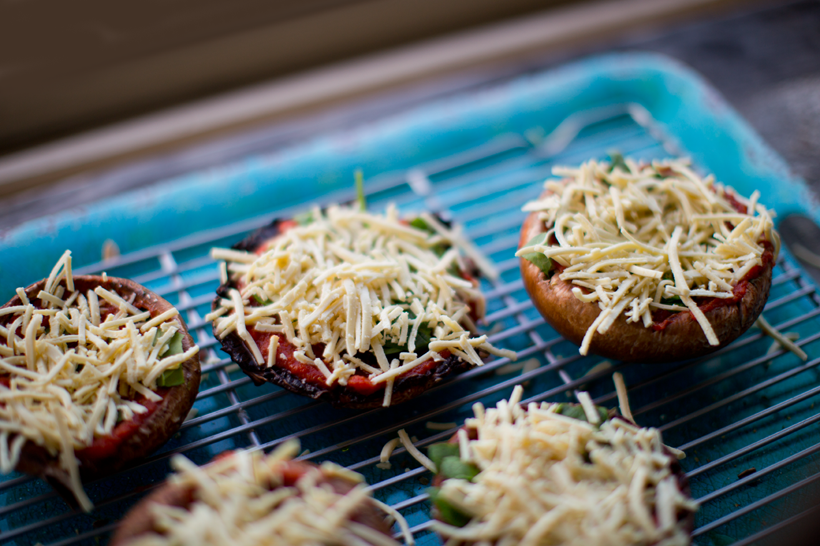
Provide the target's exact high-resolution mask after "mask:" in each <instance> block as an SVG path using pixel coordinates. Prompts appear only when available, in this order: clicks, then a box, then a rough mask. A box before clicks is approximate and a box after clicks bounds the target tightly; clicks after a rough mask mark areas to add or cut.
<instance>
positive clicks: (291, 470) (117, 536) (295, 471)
mask: <svg viewBox="0 0 820 546" xmlns="http://www.w3.org/2000/svg"><path fill="white" fill-rule="evenodd" d="M225 456H228V457H229V456H230V454H222V455H219V456H218V457H217V458H222V457H225ZM284 464H285V470H284V472H283V474H285V475H286V476H287V475H290V476H291V477H293V478H295V479H293V480H292V481H293V483H295V481H296V480H297V479H298V476H301V475H303V474H304V473H305V472H307V471H308V470H310V469H313V468H318V467H317V466H316V465H314V464H312V463H307V462H303V461H287V462H286V463H284ZM293 483H291V481H290V479H288V478H287V477H286V478H285V483H284V485H286V486H290V485H293ZM323 483H328V484H330V486H331V487H332V488H333V490H334V491H335V492H336V493H338V494H340V495H345V494H347V493H348V492H349V491H351V490H352V489H353V488H354V487H355V486H356V484H355V483H353V482H350V481H348V480H345V479H342V478H340V477H337V476H331V477H325V478H324V482H323ZM194 501H195V490H194V488H193V487H190V486H182V485H177V484H171V483H169V482H167V481H166V482H165V483H163V484H162V485H160V486H159V488H157V489H156V490H155V491H154V492H153V493H151V494H150V495H148V496H147V497H145V498H144V499H142V500H141V501H140V502H139V503H138V504H137V505H136V506H134V507H133V508H132V509H131V511H130V512H128V514H126V516H125V518H124V519H123V520H122V521H121V522H120V524H119V526H118V527H117V530H116V532H115V533H114V536H113V537H112V538H111V542H110V543H109V546H126V545H127V544H128V543H129V542H131V541H133V540H134V539H136V538H138V537H140V536H142V535H145V534H149V533H151V534H153V533H157V534H159V533H161V531H160V530H159V529H157V528H156V526H155V518H154V515H153V513H152V510H151V506H152V505H154V504H159V505H163V506H175V507H178V508H186V509H187V508H189V507H190V506H191V505H192V504H193V503H194ZM350 520H351V521H355V522H357V523H361V524H362V525H366V526H367V527H370V528H371V529H374V530H376V531H378V532H380V533H382V534H383V535H387V536H390V535H391V529H390V521H389V520H388V519H387V518H386V517H385V516H384V515H383V513H382V512H381V511H380V510H379V509H378V508H377V507H376V505H375V504H374V503H372V502H369V503H368V504H366V505H364V506H361V507H359V508H358V509H357V510H356V511H355V512H353V515H352V517H351V518H350Z"/></svg>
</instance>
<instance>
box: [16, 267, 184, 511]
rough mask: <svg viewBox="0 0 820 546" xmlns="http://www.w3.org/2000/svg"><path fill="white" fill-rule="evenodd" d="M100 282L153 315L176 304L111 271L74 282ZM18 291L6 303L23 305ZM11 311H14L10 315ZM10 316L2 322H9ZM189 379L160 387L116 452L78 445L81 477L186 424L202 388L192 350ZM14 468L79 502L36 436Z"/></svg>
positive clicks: (147, 448)
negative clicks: (92, 452) (90, 452)
mask: <svg viewBox="0 0 820 546" xmlns="http://www.w3.org/2000/svg"><path fill="white" fill-rule="evenodd" d="M44 286H45V280H42V281H39V282H37V283H34V284H32V285H31V286H29V287H27V288H26V296H27V297H28V298H29V300H30V301H33V300H35V299H36V296H37V294H38V293H39V292H40V290H42V289H43V287H44ZM97 286H102V287H103V288H105V289H106V290H109V291H111V292H115V293H117V294H119V295H120V296H122V297H123V298H124V299H129V298H130V297H131V295H132V294H133V295H134V302H133V304H134V306H136V307H138V308H140V309H146V310H147V311H149V312H150V313H151V316H152V317H155V316H157V315H159V314H161V313H164V312H165V311H167V310H168V309H171V308H172V307H173V306H172V305H171V304H170V303H169V302H168V301H167V300H165V299H164V298H162V297H160V296H158V295H157V294H155V293H154V292H152V291H151V290H148V289H147V288H145V287H144V286H142V285H140V284H137V283H135V282H134V281H131V280H129V279H121V278H116V277H108V278H106V279H104V278H103V277H99V276H96V275H81V276H75V277H74V287H75V289H76V290H81V291H82V292H83V293H85V292H86V291H87V290H89V289H91V290H93V289H94V288H95V287H97ZM21 304H22V302H21V301H20V298H19V297H18V296H15V297H14V298H12V299H11V301H9V302H8V303H7V304H6V305H4V306H3V307H9V306H13V305H21ZM7 316H8V317H10V316H11V315H7ZM7 320H8V319H6V320H4V321H3V322H7ZM172 320H176V321H177V326H178V327H179V329H180V332H182V334H183V338H182V349H183V351H187V350H188V349H190V348H191V347H193V346H194V340H193V338H192V337H191V335H190V334H189V333H188V328H187V326H186V325H185V322H184V321H183V320H182V319H181V317H180V316H179V315H177V316H176V317H174V319H172ZM181 367H182V370H183V376H184V379H185V382H184V383H183V384H182V385H178V386H176V387H169V388H161V389H158V391H159V392H161V393H162V400H161V401H159V402H157V407H156V408H155V409H154V411H153V412H151V415H150V416H149V417H147V418H146V419H145V420H144V421H142V423H141V424H140V426H139V427H138V428H137V429H136V430H135V431H133V432H132V433H131V434H129V435H128V437H126V438H124V439H122V440H121V441H120V442H119V444H118V446H117V448H116V449H115V450H112V451H113V454H111V455H109V456H105V457H102V458H99V457H88V456H85V455H84V454H83V450H75V455H76V457H77V459H78V460H79V462H80V476H81V478H82V480H83V481H91V480H95V479H97V478H101V477H104V476H106V475H109V474H112V473H114V472H117V471H119V470H121V469H122V468H124V467H126V466H127V465H128V464H129V463H130V462H132V461H134V460H136V459H141V458H143V457H145V456H147V455H149V454H150V453H151V452H153V451H155V450H156V449H157V448H159V447H160V446H161V445H163V444H164V443H165V442H167V441H168V439H170V438H171V436H173V435H174V434H175V433H176V432H177V431H178V430H179V427H180V426H181V425H182V423H183V421H184V420H185V418H186V417H187V416H188V412H189V411H190V409H191V407H192V406H193V404H194V400H195V399H196V395H197V392H199V380H200V364H199V356H198V355H194V356H193V357H192V358H190V359H188V360H186V361H185V362H183V363H182V364H181ZM15 470H17V471H19V472H24V473H26V474H31V475H34V476H38V477H40V478H42V479H43V480H45V481H46V482H48V483H49V484H50V485H51V486H52V487H53V488H54V489H55V490H56V491H57V492H58V493H59V494H60V496H61V497H63V499H64V500H66V502H68V503H69V504H70V505H72V506H73V505H75V504H76V501H75V500H74V494H73V493H72V492H71V488H70V479H69V477H68V473H67V472H66V471H65V470H64V469H63V468H62V467H61V466H60V462H59V455H51V454H50V453H49V452H48V450H47V449H46V448H45V447H43V446H40V445H37V444H36V443H34V442H32V441H27V442H26V443H25V444H24V445H23V448H22V451H21V453H20V462H19V463H18V464H17V466H16V467H15Z"/></svg>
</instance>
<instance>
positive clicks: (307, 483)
mask: <svg viewBox="0 0 820 546" xmlns="http://www.w3.org/2000/svg"><path fill="white" fill-rule="evenodd" d="M298 452H299V443H298V441H291V442H287V443H285V444H283V445H282V446H280V447H279V448H278V449H277V450H276V451H274V452H273V453H271V454H270V455H267V456H265V455H264V454H262V453H261V452H259V451H254V452H249V451H235V452H233V453H232V454H231V455H229V456H227V457H223V458H221V459H218V460H216V461H214V462H212V463H210V464H209V465H206V466H203V467H198V466H196V465H194V464H193V463H192V462H190V461H189V460H188V459H186V458H185V457H183V456H181V455H176V456H175V457H174V458H173V459H172V460H171V466H172V467H173V468H174V470H176V472H177V473H176V474H175V475H174V476H172V477H171V478H170V482H171V483H173V484H176V485H180V486H187V487H192V488H193V491H194V492H193V503H192V504H191V505H190V506H188V507H184V508H182V507H176V506H168V505H160V504H154V505H152V506H151V507H150V509H151V512H152V514H153V516H154V528H155V529H156V531H157V532H158V533H157V534H153V533H151V534H147V535H142V536H139V537H137V538H136V539H135V540H133V541H132V542H129V544H130V545H132V546H149V545H152V546H153V545H156V546H161V545H162V546H170V545H183V544H198V545H202V546H209V545H220V546H222V545H224V544H237V545H257V544H288V545H293V546H300V545H304V546H312V545H316V544H359V545H376V546H398V542H396V541H395V540H393V538H392V537H390V536H387V535H385V534H383V533H381V532H380V531H378V530H376V529H373V528H371V527H369V526H366V525H364V524H362V523H359V522H357V521H355V518H354V517H353V515H354V514H355V513H356V512H357V511H358V510H361V509H363V508H364V509H368V508H370V507H372V508H375V507H381V504H380V503H377V502H376V501H375V500H374V499H372V498H371V497H370V494H369V492H368V489H367V485H366V484H365V483H364V479H363V478H362V476H361V475H359V474H356V473H354V472H350V471H349V470H346V469H344V468H342V467H339V466H337V465H335V464H332V463H323V464H322V466H321V467H320V468H310V469H308V470H307V471H306V472H305V473H304V474H303V475H302V476H301V477H299V478H298V479H297V480H296V482H295V483H294V484H293V485H291V486H285V481H284V476H285V472H286V469H287V465H288V463H289V462H290V460H291V459H292V458H293V457H294V456H296V455H297V454H298ZM331 477H335V478H341V479H343V480H345V481H348V482H350V483H351V485H353V488H352V489H351V490H350V491H348V492H347V493H340V492H339V491H337V490H336V488H334V487H333V486H332V485H331V484H329V483H328V478H331ZM368 504H370V505H371V506H370V507H368V506H367V505H368ZM391 510H392V509H391ZM394 513H395V514H398V513H397V512H395V511H391V513H390V515H391V516H392V515H394ZM397 517H398V518H399V521H400V522H401V523H402V524H403V528H406V523H405V522H403V518H402V516H401V515H400V514H398V516H397ZM159 533H162V534H159ZM411 542H412V537H411Z"/></svg>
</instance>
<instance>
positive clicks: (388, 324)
mask: <svg viewBox="0 0 820 546" xmlns="http://www.w3.org/2000/svg"><path fill="white" fill-rule="evenodd" d="M464 246H466V245H465V244H464V241H463V239H462V238H461V237H460V236H458V234H456V233H454V232H453V231H452V230H450V229H449V228H448V227H447V226H446V225H445V224H444V223H442V222H441V221H440V220H438V219H437V218H435V217H434V216H432V215H429V214H422V215H420V216H419V217H417V218H413V219H412V220H403V219H401V218H400V217H399V215H398V212H397V210H396V209H395V208H394V207H389V208H388V209H387V211H386V213H385V214H373V213H369V212H366V211H364V210H360V209H358V208H352V207H341V206H332V207H329V208H328V209H327V210H319V209H314V210H313V211H312V212H310V213H308V214H306V215H302V216H300V217H297V218H296V219H293V220H286V221H276V222H274V223H273V224H271V225H270V226H268V227H267V228H263V229H262V230H260V231H258V232H257V233H255V234H253V235H252V236H250V237H249V238H248V239H246V240H244V241H242V242H241V243H239V244H238V245H236V246H235V247H234V248H233V249H214V251H213V252H212V255H213V256H214V257H215V258H217V259H222V260H225V261H226V262H227V271H226V272H225V277H226V278H225V279H224V283H223V284H222V286H220V288H219V289H218V291H217V293H218V296H217V298H216V299H215V300H214V303H213V312H212V313H211V314H210V315H208V319H209V320H212V321H213V329H214V335H215V336H216V338H217V339H219V340H220V341H221V343H222V346H223V348H224V349H225V351H226V352H228V353H229V354H230V355H231V357H232V358H233V359H234V361H236V362H237V363H238V364H239V365H240V366H241V367H242V368H243V370H244V371H245V372H246V373H247V374H249V375H250V376H251V377H252V378H253V379H254V381H255V382H257V383H262V382H264V381H270V382H273V383H275V384H278V385H280V386H282V387H284V388H287V389H289V390H292V391H294V392H297V393H299V394H303V395H306V396H310V397H313V398H316V399H324V400H328V401H330V402H331V403H333V404H335V405H338V406H346V407H356V408H367V407H376V406H382V405H383V406H389V405H391V403H392V404H396V403H399V402H402V401H404V400H407V399H409V398H412V397H414V396H416V395H418V394H419V393H421V392H423V391H424V390H426V389H428V388H429V387H430V386H432V385H433V384H435V383H436V382H438V381H440V380H441V379H442V378H444V377H446V376H448V375H451V374H453V373H457V372H460V371H462V370H464V369H467V368H469V367H472V366H481V365H482V364H483V360H482V355H486V354H495V355H503V356H508V357H514V356H515V355H514V354H513V353H512V352H511V351H507V350H503V349H497V348H495V347H493V345H491V344H490V343H489V342H488V341H487V336H486V335H477V334H476V333H475V331H476V328H475V321H476V320H478V319H479V318H481V317H482V316H483V314H484V298H483V296H482V295H481V293H480V292H479V290H478V282H477V281H476V280H475V279H474V278H473V277H472V275H471V274H470V267H469V266H468V265H467V263H465V262H466V261H465V260H464V259H463V258H462V257H461V255H460V253H459V249H460V248H464ZM479 259H480V258H479Z"/></svg>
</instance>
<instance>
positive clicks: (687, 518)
mask: <svg viewBox="0 0 820 546" xmlns="http://www.w3.org/2000/svg"><path fill="white" fill-rule="evenodd" d="M571 405H573V406H578V405H579V404H571ZM610 419H620V420H621V421H624V422H625V423H628V424H630V425H632V426H633V427H637V428H640V427H638V425H636V424H635V423H633V422H632V421H630V420H629V419H626V418H625V417H622V416H620V415H615V416H613V417H611V418H610ZM461 428H462V429H464V430H466V431H467V435H468V437H469V438H470V440H476V439H478V436H477V435H476V431H475V429H468V428H466V427H463V426H462V427H461ZM447 443H449V444H458V432H456V433H455V434H453V435H452V436H451V437H450V439H449V440H448V441H447ZM663 451H664V454H665V455H666V456H668V457H669V459H670V465H669V470H670V472H671V473H672V475H673V476H675V479H676V480H677V483H678V490H679V491H680V492H681V493H682V494H683V496H685V497H686V498H689V499H691V498H692V491H691V489H690V488H689V479H688V478H687V477H686V472H684V470H683V467H682V466H681V464H680V462H679V461H678V458H677V457H676V456H675V455H674V453H672V452H671V451H670V450H669V449H667V448H666V446H664V448H663ZM446 479H447V478H445V477H444V476H442V475H441V474H436V475H435V476H433V482H432V485H433V487H441V484H442V483H444V481H445V480H446ZM431 514H432V516H433V519H437V520H439V521H443V520H442V519H441V514H440V513H439V511H438V508H436V507H435V506H433V508H432V511H431ZM678 525H679V526H680V527H681V528H682V529H683V530H684V531H685V532H686V534H687V535H689V536H690V537H691V536H692V531H694V529H695V513H694V512H685V513H678ZM440 538H442V540H443V541H445V540H446V539H444V538H443V537H440ZM461 544H462V546H470V545H471V544H473V543H471V542H462V543H461Z"/></svg>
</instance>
